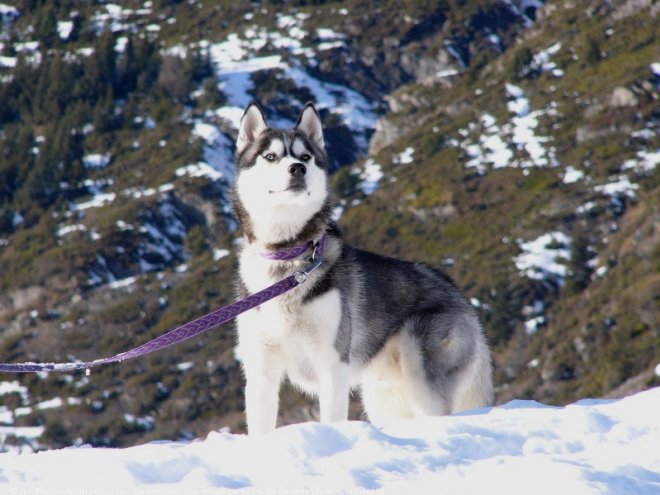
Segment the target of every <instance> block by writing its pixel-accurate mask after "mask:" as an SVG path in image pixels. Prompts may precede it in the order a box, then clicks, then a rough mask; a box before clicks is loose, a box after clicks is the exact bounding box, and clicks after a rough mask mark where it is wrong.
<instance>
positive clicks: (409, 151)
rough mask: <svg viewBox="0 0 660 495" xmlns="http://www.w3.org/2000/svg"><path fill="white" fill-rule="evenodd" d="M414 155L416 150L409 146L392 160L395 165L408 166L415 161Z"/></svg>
mask: <svg viewBox="0 0 660 495" xmlns="http://www.w3.org/2000/svg"><path fill="white" fill-rule="evenodd" d="M414 154H415V148H412V147H410V146H409V147H407V148H406V149H405V150H403V151H402V152H401V153H398V154H396V155H394V156H393V157H392V160H393V161H394V163H398V164H399V165H407V164H409V163H412V162H413V161H414V160H415V158H414Z"/></svg>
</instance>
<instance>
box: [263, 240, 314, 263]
mask: <svg viewBox="0 0 660 495" xmlns="http://www.w3.org/2000/svg"><path fill="white" fill-rule="evenodd" d="M324 240H325V236H323V237H321V239H320V240H319V242H318V243H316V244H314V242H313V241H309V242H308V243H307V244H299V245H298V246H293V247H290V248H285V249H280V250H278V251H262V252H260V253H259V254H260V255H261V256H263V257H264V258H266V259H269V260H273V261H287V260H292V259H294V258H297V257H298V256H300V255H301V254H303V253H305V252H306V251H307V250H309V249H310V248H314V255H316V254H317V253H318V254H323V241H324Z"/></svg>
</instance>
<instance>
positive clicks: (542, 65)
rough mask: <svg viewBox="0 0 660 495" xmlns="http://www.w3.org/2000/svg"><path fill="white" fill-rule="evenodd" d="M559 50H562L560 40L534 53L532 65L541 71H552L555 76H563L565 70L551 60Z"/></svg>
mask: <svg viewBox="0 0 660 495" xmlns="http://www.w3.org/2000/svg"><path fill="white" fill-rule="evenodd" d="M559 50H561V42H560V41H558V42H557V43H555V44H554V45H552V46H550V47H548V48H546V49H545V50H542V51H540V52H539V53H537V54H536V55H534V58H533V59H532V63H531V64H530V65H531V67H532V68H533V69H537V70H539V71H540V72H550V73H551V74H552V75H553V76H555V77H561V76H563V75H564V71H563V70H561V69H560V68H558V67H557V64H556V63H555V62H553V61H552V60H551V57H552V55H556V54H557V53H558V52H559Z"/></svg>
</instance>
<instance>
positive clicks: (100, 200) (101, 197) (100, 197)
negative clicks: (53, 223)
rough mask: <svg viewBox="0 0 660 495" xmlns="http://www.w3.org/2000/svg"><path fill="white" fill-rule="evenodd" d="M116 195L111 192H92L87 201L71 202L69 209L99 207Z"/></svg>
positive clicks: (80, 209)
mask: <svg viewBox="0 0 660 495" xmlns="http://www.w3.org/2000/svg"><path fill="white" fill-rule="evenodd" d="M116 197H117V194H116V193H113V192H110V193H98V194H94V195H93V196H92V199H90V200H89V201H83V202H81V203H75V204H72V205H70V207H69V209H70V210H71V211H83V210H89V209H90V208H101V207H102V206H105V205H108V204H110V203H112V202H113V201H114V200H115V198H116Z"/></svg>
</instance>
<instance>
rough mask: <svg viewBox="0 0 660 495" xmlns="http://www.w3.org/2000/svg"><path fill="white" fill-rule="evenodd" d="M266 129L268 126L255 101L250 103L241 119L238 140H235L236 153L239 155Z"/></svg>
mask: <svg viewBox="0 0 660 495" xmlns="http://www.w3.org/2000/svg"><path fill="white" fill-rule="evenodd" d="M267 128H268V124H266V119H265V118H264V114H263V112H262V111H261V108H260V107H259V104H258V103H257V102H255V101H253V102H251V103H250V104H249V105H248V107H247V108H246V109H245V113H244V114H243V117H242V118H241V128H240V129H239V130H238V139H237V140H236V151H238V152H239V153H240V152H241V151H242V150H243V149H244V148H245V147H246V146H247V145H248V144H250V143H251V142H253V141H254V140H255V139H257V137H259V134H261V133H262V132H263V131H265V130H266V129H267Z"/></svg>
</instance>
